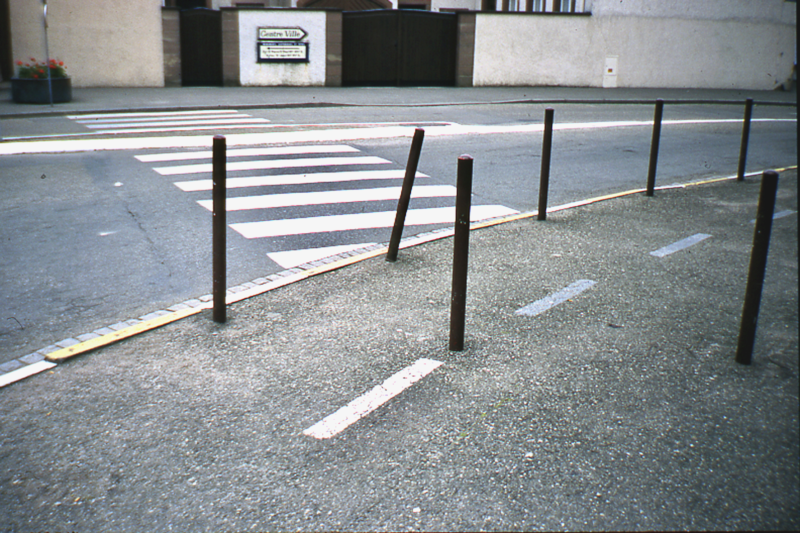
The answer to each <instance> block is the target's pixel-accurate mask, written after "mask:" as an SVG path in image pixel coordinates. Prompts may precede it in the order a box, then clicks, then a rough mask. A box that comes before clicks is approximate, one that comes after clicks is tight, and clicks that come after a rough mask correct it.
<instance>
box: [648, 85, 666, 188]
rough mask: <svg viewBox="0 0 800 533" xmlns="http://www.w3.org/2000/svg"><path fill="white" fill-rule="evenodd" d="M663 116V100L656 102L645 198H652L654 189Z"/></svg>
mask: <svg viewBox="0 0 800 533" xmlns="http://www.w3.org/2000/svg"><path fill="white" fill-rule="evenodd" d="M663 116H664V100H662V99H661V98H659V99H658V100H656V112H655V116H654V117H653V139H652V140H651V141H650V168H649V169H648V171H647V191H646V192H645V196H653V193H654V192H655V189H656V168H657V166H658V145H659V143H660V142H661V118H662V117H663Z"/></svg>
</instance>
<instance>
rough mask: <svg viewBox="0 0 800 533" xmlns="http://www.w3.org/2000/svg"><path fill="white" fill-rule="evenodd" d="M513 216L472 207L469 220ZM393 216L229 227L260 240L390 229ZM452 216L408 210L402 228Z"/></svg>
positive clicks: (444, 211) (497, 208)
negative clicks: (311, 234) (287, 236)
mask: <svg viewBox="0 0 800 533" xmlns="http://www.w3.org/2000/svg"><path fill="white" fill-rule="evenodd" d="M516 213H517V211H515V210H514V209H509V208H508V207H504V206H502V205H481V206H475V207H473V208H472V210H471V212H470V220H472V221H473V222H475V221H478V220H486V219H488V218H496V217H501V216H506V215H513V214H516ZM396 216H397V212H396V211H378V212H375V213H356V214H350V215H330V216H321V217H310V218H289V219H282V220H263V221H259V222H243V223H240V224H231V225H230V227H231V228H232V229H234V230H235V231H237V232H238V233H239V234H240V235H242V236H243V237H245V238H246V239H258V238H263V237H283V236H286V235H304V234H308V233H328V232H332V231H350V230H359V229H373V228H391V227H393V226H394V220H395V217H396ZM455 216H456V210H455V207H437V208H431V209H411V210H409V211H408V214H407V216H406V223H405V225H406V226H424V225H427V224H448V223H449V224H454V223H455Z"/></svg>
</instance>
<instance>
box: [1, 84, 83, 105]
mask: <svg viewBox="0 0 800 533" xmlns="http://www.w3.org/2000/svg"><path fill="white" fill-rule="evenodd" d="M50 81H52V83H53V103H54V104H58V103H62V102H69V101H71V100H72V78H53V79H52V80H50ZM11 99H12V100H14V101H15V102H16V103H18V104H49V103H50V89H49V87H48V83H47V80H46V79H44V80H39V79H28V78H11Z"/></svg>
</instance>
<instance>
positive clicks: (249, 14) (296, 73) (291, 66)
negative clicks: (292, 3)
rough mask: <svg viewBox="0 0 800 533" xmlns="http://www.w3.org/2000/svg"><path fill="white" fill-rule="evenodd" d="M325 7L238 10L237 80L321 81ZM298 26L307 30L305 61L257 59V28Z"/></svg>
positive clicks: (290, 83) (307, 83)
mask: <svg viewBox="0 0 800 533" xmlns="http://www.w3.org/2000/svg"><path fill="white" fill-rule="evenodd" d="M326 21H327V16H326V13H325V11H312V10H305V9H303V10H280V9H274V10H273V9H269V10H260V9H253V10H244V9H243V10H240V11H239V80H240V83H241V84H242V85H244V86H247V85H254V86H277V85H286V86H310V85H315V86H323V85H325V25H326ZM268 27H279V28H302V29H303V30H305V32H306V33H307V34H308V35H307V36H306V37H305V38H304V39H303V42H307V43H309V45H308V55H309V61H308V63H258V62H257V55H256V42H257V32H258V28H268Z"/></svg>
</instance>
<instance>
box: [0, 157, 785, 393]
mask: <svg viewBox="0 0 800 533" xmlns="http://www.w3.org/2000/svg"><path fill="white" fill-rule="evenodd" d="M796 169H797V166H792V167H786V168H781V169H777V171H778V172H784V171H787V170H796ZM761 174H762V171H758V172H748V173H747V174H745V176H748V177H753V176H758V175H761ZM736 178H737V176H735V175H734V176H723V177H716V178H708V179H704V180H701V181H695V182H690V183H685V184H674V185H665V186H661V187H656V190H668V189H676V188H687V187H692V186H698V185H705V184H710V183H716V182H720V181H727V180H734V179H736ZM644 191H645V189H632V190H628V191H623V192H619V193H614V194H609V195H605V196H599V197H594V198H589V199H587V200H581V201H578V202H572V203H568V204H564V205H561V206H555V207H552V208H550V209H548V212H557V211H563V210H566V209H571V208H575V207H580V206H583V205H589V204H593V203H597V202H601V201H605V200H610V199H613V198H621V197H623V196H629V195H632V194H640V193H643V192H644ZM537 215H538V212H537V211H532V212H526V213H518V214H515V215H508V216H504V217H498V218H494V219H488V220H483V221H480V222H475V223H473V224H472V225H471V226H470V229H480V228H485V227H490V226H495V225H498V224H504V223H507V222H512V221H515V220H521V219H525V218H532V217H535V216H537ZM452 235H453V228H442V229H438V230H434V231H430V232H426V233H420V234H418V235H415V236H412V237H408V238H406V239H403V240H402V242H401V244H400V248H408V247H411V246H417V245H420V244H424V243H427V242H431V241H435V240H439V239H444V238H447V237H450V236H452ZM387 250H388V245H387V244H386V243H381V244H373V245H370V246H366V247H364V248H358V249H356V250H351V251H349V252H343V253H340V254H336V255H331V256H329V257H326V258H324V259H319V260H316V261H312V262H309V263H304V264H302V265H299V266H297V267H295V268H291V269H288V270H284V271H282V272H278V273H276V274H272V275H270V276H266V277H261V278H256V279H254V280H252V281H248V282H246V283H243V284H241V285H237V286H234V287H230V288H228V290H227V296H226V298H225V300H226V303H227V304H232V303H235V302H239V301H242V300H246V299H248V298H252V297H253V296H257V295H259V294H263V293H265V292H269V291H272V290H275V289H277V288H280V287H284V286H286V285H289V284H292V283H296V282H298V281H302V280H304V279H307V278H310V277H313V276H316V275H319V274H323V273H325V272H331V271H334V270H337V269H340V268H343V267H345V266H348V265H352V264H354V263H358V262H360V261H364V260H367V259H370V258H373V257H376V256H379V255H382V254H385V253H386V252H387ZM212 298H213V297H212V295H211V294H206V295H203V296H200V297H198V298H193V299H189V300H186V301H184V302H181V303H178V304H175V305H173V306H171V307H168V308H167V309H163V310H158V311H153V312H151V313H148V314H146V315H143V316H140V317H139V318H134V319H130V320H125V321H121V322H117V323H115V324H111V325H109V326H106V327H102V328H99V329H96V330H94V331H92V332H90V333H84V334H82V335H77V336H75V337H70V338H67V339H64V340H61V341H58V342H56V343H54V344H52V345H50V346H46V347H44V348H41V349H39V350H36V351H35V352H33V353H30V354H28V355H24V356H22V357H19V358H18V359H14V360H11V361H8V362H6V363H3V364H0V388H2V387H5V386H6V385H10V384H11V383H15V382H17V381H20V380H22V379H24V378H27V377H30V376H32V375H35V374H38V373H40V372H43V371H45V370H48V369H51V368H53V367H55V366H56V363H57V362H60V361H64V360H66V359H70V358H72V357H75V356H76V355H80V354H83V353H86V352H89V351H92V350H96V349H98V348H100V347H103V346H108V345H110V344H113V343H115V342H119V341H121V340H124V339H127V338H130V337H133V336H135V335H138V334H140V333H143V332H145V331H149V330H152V329H155V328H158V327H161V326H164V325H167V324H170V323H172V322H175V321H177V320H180V319H182V318H186V317H188V316H192V315H195V314H198V313H200V312H201V311H203V310H204V309H211V308H212V307H213V304H212Z"/></svg>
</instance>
